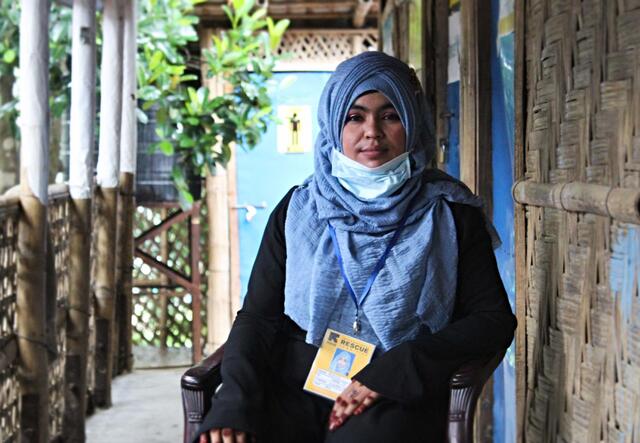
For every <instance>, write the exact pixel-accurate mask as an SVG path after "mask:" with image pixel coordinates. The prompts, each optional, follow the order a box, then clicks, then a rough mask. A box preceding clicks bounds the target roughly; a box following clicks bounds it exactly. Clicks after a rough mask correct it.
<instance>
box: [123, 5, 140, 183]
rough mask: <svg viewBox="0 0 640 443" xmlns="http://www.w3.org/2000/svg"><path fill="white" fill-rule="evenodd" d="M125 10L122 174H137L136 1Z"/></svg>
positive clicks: (126, 6)
mask: <svg viewBox="0 0 640 443" xmlns="http://www.w3.org/2000/svg"><path fill="white" fill-rule="evenodd" d="M126 3H127V4H126V5H125V7H124V8H123V10H124V43H123V47H124V50H123V63H122V71H123V73H122V132H121V140H120V172H128V173H131V174H135V172H136V142H137V130H136V129H137V126H136V123H137V122H136V90H137V86H136V50H137V46H136V44H137V43H136V1H135V0H128V1H127V2H126Z"/></svg>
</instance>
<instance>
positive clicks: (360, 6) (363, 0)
mask: <svg viewBox="0 0 640 443" xmlns="http://www.w3.org/2000/svg"><path fill="white" fill-rule="evenodd" d="M372 5H373V1H372V0H358V1H357V3H356V7H355V9H354V11H353V27H354V28H362V27H363V26H364V22H365V21H366V20H367V15H368V14H369V10H370V9H371V6H372Z"/></svg>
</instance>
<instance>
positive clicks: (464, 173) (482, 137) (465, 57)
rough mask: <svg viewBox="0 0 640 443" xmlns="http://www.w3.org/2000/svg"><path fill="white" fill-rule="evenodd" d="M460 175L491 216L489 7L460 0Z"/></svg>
mask: <svg viewBox="0 0 640 443" xmlns="http://www.w3.org/2000/svg"><path fill="white" fill-rule="evenodd" d="M460 22H461V30H462V36H461V48H460V178H461V180H462V181H463V182H465V183H466V184H467V186H469V188H470V189H471V190H472V191H473V192H474V193H475V194H477V195H479V196H480V197H481V198H482V199H483V201H484V204H485V208H484V209H485V212H486V214H487V215H488V216H489V217H492V216H493V204H492V196H493V174H492V149H491V70H490V68H489V66H490V62H491V61H490V56H491V46H490V45H491V41H490V36H491V28H490V26H491V7H487V6H486V5H484V4H481V2H480V1H479V0H461V2H460ZM491 386H493V385H492V383H491V382H489V383H488V384H487V387H488V388H487V389H485V390H484V391H483V393H482V397H481V398H480V401H479V408H478V411H477V412H476V420H475V422H476V426H475V441H478V442H488V441H490V440H491V437H492V436H491V435H488V433H487V430H488V429H490V428H492V426H493V390H492V389H489V387H491Z"/></svg>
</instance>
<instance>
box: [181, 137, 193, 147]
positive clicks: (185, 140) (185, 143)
mask: <svg viewBox="0 0 640 443" xmlns="http://www.w3.org/2000/svg"><path fill="white" fill-rule="evenodd" d="M195 145H196V142H195V141H194V140H193V139H192V138H190V137H180V147H181V148H192V147H193V146H195Z"/></svg>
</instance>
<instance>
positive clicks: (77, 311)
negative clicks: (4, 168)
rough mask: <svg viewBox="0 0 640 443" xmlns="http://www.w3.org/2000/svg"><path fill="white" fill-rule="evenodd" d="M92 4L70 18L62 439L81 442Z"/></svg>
mask: <svg viewBox="0 0 640 443" xmlns="http://www.w3.org/2000/svg"><path fill="white" fill-rule="evenodd" d="M95 36H96V1H95V0H75V1H74V3H73V17H72V64H71V118H70V139H69V144H70V155H69V157H70V162H69V192H70V194H71V204H70V227H69V300H68V301H69V312H68V319H67V330H66V334H67V356H66V363H65V377H66V380H67V384H66V387H65V389H66V393H65V398H66V404H65V411H64V421H63V430H62V435H63V436H64V439H65V441H68V442H84V441H85V429H84V428H85V412H86V409H87V395H86V392H87V357H88V350H89V303H90V298H89V294H90V293H91V288H90V280H91V277H90V275H91V267H90V252H91V193H92V181H93V144H94V126H95V124H94V122H95V115H96V104H95V102H96V99H95V83H96V41H95V40H96V39H95Z"/></svg>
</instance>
